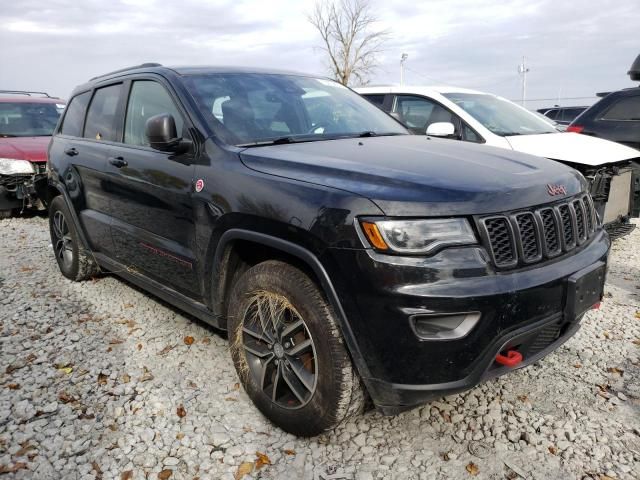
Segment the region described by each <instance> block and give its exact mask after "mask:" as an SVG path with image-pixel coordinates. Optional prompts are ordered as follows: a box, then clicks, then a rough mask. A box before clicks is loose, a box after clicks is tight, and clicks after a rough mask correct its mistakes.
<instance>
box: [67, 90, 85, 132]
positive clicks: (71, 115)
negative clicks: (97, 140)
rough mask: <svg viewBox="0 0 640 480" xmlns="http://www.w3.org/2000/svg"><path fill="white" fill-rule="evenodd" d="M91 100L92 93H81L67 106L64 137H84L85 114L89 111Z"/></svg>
mask: <svg viewBox="0 0 640 480" xmlns="http://www.w3.org/2000/svg"><path fill="white" fill-rule="evenodd" d="M90 99H91V92H85V93H81V94H80V95H76V96H75V97H73V98H72V99H71V101H70V102H69V105H67V112H66V113H65V114H64V120H63V121H62V128H61V129H60V133H61V134H62V135H71V136H72V137H81V136H82V125H83V123H84V114H85V112H86V111H87V105H88V104H89V100H90Z"/></svg>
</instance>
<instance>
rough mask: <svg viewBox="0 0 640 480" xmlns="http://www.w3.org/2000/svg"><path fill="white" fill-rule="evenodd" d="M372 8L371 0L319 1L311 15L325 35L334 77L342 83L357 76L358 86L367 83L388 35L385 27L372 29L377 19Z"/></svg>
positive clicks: (325, 49)
mask: <svg viewBox="0 0 640 480" xmlns="http://www.w3.org/2000/svg"><path fill="white" fill-rule="evenodd" d="M370 10H371V6H370V5H369V1H368V0H318V2H317V3H316V6H315V9H314V11H313V13H312V14H311V15H309V17H308V20H309V22H310V23H311V24H312V25H313V26H314V27H315V28H316V30H318V32H319V33H320V36H321V37H322V40H323V42H324V46H323V47H322V49H323V50H324V51H325V52H327V55H328V56H329V66H330V68H331V71H332V73H333V75H334V77H335V79H336V80H338V81H339V82H340V83H342V84H343V85H347V84H349V81H350V80H354V79H355V81H356V83H357V84H359V85H364V84H366V83H367V81H368V77H369V75H370V74H371V72H372V71H373V70H374V69H375V68H376V67H377V60H376V56H377V54H379V53H380V51H381V47H382V45H383V43H384V41H385V40H386V39H387V38H388V36H389V32H388V31H386V30H373V29H372V26H373V24H374V23H375V22H376V21H377V19H376V17H375V16H374V15H372V14H371V12H370Z"/></svg>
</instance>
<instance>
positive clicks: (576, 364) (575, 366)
mask: <svg viewBox="0 0 640 480" xmlns="http://www.w3.org/2000/svg"><path fill="white" fill-rule="evenodd" d="M573 368H582V364H581V363H580V362H576V363H574V364H573Z"/></svg>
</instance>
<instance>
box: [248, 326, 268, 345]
mask: <svg viewBox="0 0 640 480" xmlns="http://www.w3.org/2000/svg"><path fill="white" fill-rule="evenodd" d="M242 331H243V332H244V333H246V334H247V335H250V336H252V337H253V338H255V339H257V340H260V341H262V342H266V343H273V338H271V335H269V333H268V332H266V331H264V330H263V331H262V332H254V331H253V330H251V329H250V328H249V327H243V328H242Z"/></svg>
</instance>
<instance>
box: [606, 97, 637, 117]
mask: <svg viewBox="0 0 640 480" xmlns="http://www.w3.org/2000/svg"><path fill="white" fill-rule="evenodd" d="M602 118H603V119H604V120H640V95H637V96H635V97H623V98H621V99H620V100H618V101H617V102H616V103H614V104H613V105H612V106H611V107H609V110H607V111H606V112H605V113H604V115H603V116H602Z"/></svg>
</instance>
